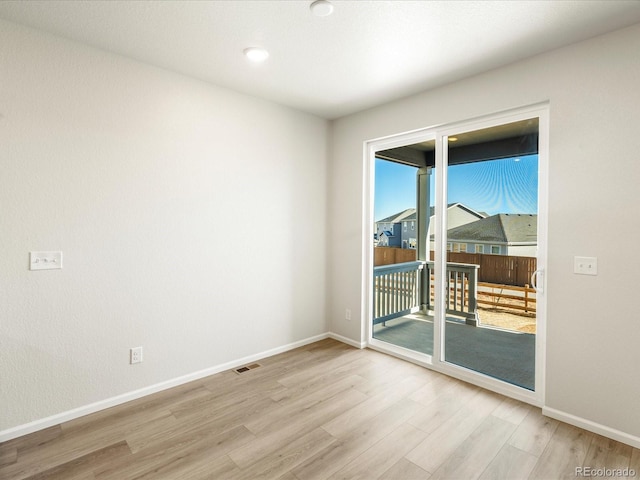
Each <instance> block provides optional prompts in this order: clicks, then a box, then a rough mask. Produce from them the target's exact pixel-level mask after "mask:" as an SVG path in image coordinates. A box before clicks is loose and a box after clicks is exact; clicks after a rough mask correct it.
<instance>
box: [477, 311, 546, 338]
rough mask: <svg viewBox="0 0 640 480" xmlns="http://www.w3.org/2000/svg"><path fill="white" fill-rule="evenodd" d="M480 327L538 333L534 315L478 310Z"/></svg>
mask: <svg viewBox="0 0 640 480" xmlns="http://www.w3.org/2000/svg"><path fill="white" fill-rule="evenodd" d="M478 316H479V317H480V325H491V326H493V327H498V328H504V329H505V330H514V331H517V332H523V333H536V318H535V316H532V315H524V314H523V315H517V314H513V313H506V312H504V311H501V310H495V309H484V308H478Z"/></svg>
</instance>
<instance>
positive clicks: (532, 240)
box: [447, 213, 538, 257]
mask: <svg viewBox="0 0 640 480" xmlns="http://www.w3.org/2000/svg"><path fill="white" fill-rule="evenodd" d="M537 248H538V216H537V215H534V214H520V213H499V214H496V215H492V216H490V217H487V218H483V219H481V220H477V221H475V222H471V223H467V224H465V225H461V226H458V227H455V228H450V229H449V230H448V231H447V250H450V251H453V252H468V253H488V254H494V255H516V256H522V257H535V256H536V253H537Z"/></svg>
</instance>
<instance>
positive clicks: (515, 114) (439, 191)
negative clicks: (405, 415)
mask: <svg viewBox="0 0 640 480" xmlns="http://www.w3.org/2000/svg"><path fill="white" fill-rule="evenodd" d="M532 117H537V118H538V119H539V127H538V254H537V261H538V269H539V270H541V272H542V274H541V275H539V276H538V285H539V286H541V287H542V288H541V290H542V292H539V293H538V294H537V295H536V323H537V327H536V349H535V391H533V392H532V391H530V390H527V389H525V388H521V387H517V386H515V385H511V384H509V383H506V382H503V381H500V380H497V379H495V378H493V377H490V376H488V375H483V374H481V373H478V372H474V371H472V370H469V369H467V368H464V367H460V366H457V365H454V364H451V363H447V362H445V361H443V359H442V351H443V342H444V335H442V332H443V329H444V318H445V316H444V312H445V308H446V307H445V305H444V302H443V299H444V298H445V297H444V295H443V294H444V288H445V285H444V281H443V279H444V275H443V273H444V272H445V271H446V232H447V228H446V227H447V225H446V221H447V217H446V206H447V195H446V194H447V192H446V185H447V183H446V180H447V179H446V174H447V171H446V168H444V166H445V165H446V161H447V148H445V147H446V146H447V144H448V136H449V135H453V134H461V133H464V132H465V131H473V130H479V129H482V128H489V127H492V126H496V125H500V124H505V123H512V122H516V121H519V120H525V119H527V118H532ZM434 139H435V141H436V168H435V175H436V178H435V179H436V182H435V183H436V188H435V199H436V200H435V207H436V208H435V228H436V232H437V235H438V238H437V239H436V253H435V278H436V288H437V289H438V291H439V292H440V294H439V295H436V297H435V302H436V304H435V310H436V321H434V352H433V355H432V356H428V355H423V354H420V353H417V352H413V351H411V350H408V349H404V348H401V347H396V346H394V345H390V344H388V343H386V342H381V341H379V340H376V339H375V338H373V328H372V315H373V237H372V235H369V233H370V232H371V226H372V225H373V223H374V216H373V209H374V193H375V192H374V178H375V153H376V152H378V151H380V150H386V149H389V148H394V147H400V146H406V145H412V144H415V143H419V142H423V141H427V140H434ZM438 143H439V144H440V146H441V148H439V147H438ZM548 171H549V105H548V104H547V103H544V104H537V105H532V106H528V107H523V108H518V109H514V110H509V111H505V112H500V113H496V114H492V115H487V116H484V117H480V118H475V119H472V120H465V121H460V122H456V123H450V124H446V125H439V126H434V127H428V128H424V129H419V130H414V131H411V132H405V133H400V134H397V135H391V136H388V137H383V138H378V139H374V140H370V141H367V142H365V144H364V204H363V206H364V210H363V232H364V238H363V252H364V255H363V272H362V281H363V285H362V289H363V292H364V295H363V305H362V311H363V312H364V315H363V322H364V325H363V326H362V327H363V331H364V333H365V338H366V345H367V346H368V347H371V348H374V349H377V350H382V351H385V352H388V353H391V354H393V355H396V356H398V357H401V358H404V359H406V360H409V361H412V362H414V363H418V364H420V365H424V366H426V367H428V368H431V369H433V370H436V371H439V372H441V373H445V374H447V375H450V376H452V377H455V378H458V379H461V380H464V381H467V382H469V383H472V384H474V385H478V386H480V387H483V388H486V389H488V390H492V391H495V392H497V393H500V394H503V395H506V396H508V397H512V398H515V399H518V400H521V401H524V402H527V403H530V404H532V405H535V406H543V405H544V387H545V358H546V311H547V300H546V299H547V291H546V288H544V287H545V285H546V275H545V273H546V270H545V267H546V265H547V232H548V228H547V222H548Z"/></svg>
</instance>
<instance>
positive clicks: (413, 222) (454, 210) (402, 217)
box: [376, 203, 487, 250]
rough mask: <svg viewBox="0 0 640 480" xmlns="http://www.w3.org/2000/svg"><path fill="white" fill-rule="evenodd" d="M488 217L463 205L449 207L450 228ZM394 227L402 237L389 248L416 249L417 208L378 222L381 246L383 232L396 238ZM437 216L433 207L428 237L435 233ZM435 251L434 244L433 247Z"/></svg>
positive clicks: (430, 212) (454, 204)
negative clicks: (395, 226)
mask: <svg viewBox="0 0 640 480" xmlns="http://www.w3.org/2000/svg"><path fill="white" fill-rule="evenodd" d="M486 216H487V215H486V214H484V213H482V212H477V211H475V210H473V209H472V208H469V207H467V206H466V205H464V204H462V203H450V204H449V205H448V206H447V225H449V227H458V226H460V225H464V224H466V223H470V222H475V221H476V220H479V219H481V218H485V217H486ZM393 225H398V226H399V228H400V230H399V233H400V237H399V239H398V240H397V241H395V239H394V243H393V244H392V243H389V245H388V246H398V247H402V248H416V244H417V239H418V216H417V213H416V209H415V208H408V209H406V210H403V211H402V212H400V213H397V214H395V215H391V216H390V217H387V218H384V219H382V220H379V221H378V222H376V232H377V237H376V238H377V239H378V245H379V246H385V245H383V243H381V242H382V241H381V235H382V232H384V231H385V230H386V231H390V232H392V234H393V235H394V236H395V235H396V234H397V233H396V230H394V229H393V228H392V226H393ZM434 226H435V215H434V208H433V207H431V209H430V211H429V232H428V233H427V235H428V236H431V233H432V232H433V231H434ZM431 250H433V244H432V245H431Z"/></svg>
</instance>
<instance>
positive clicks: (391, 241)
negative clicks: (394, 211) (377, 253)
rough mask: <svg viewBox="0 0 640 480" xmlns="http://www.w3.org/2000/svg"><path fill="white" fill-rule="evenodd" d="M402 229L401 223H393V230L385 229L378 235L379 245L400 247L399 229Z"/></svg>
mask: <svg viewBox="0 0 640 480" xmlns="http://www.w3.org/2000/svg"><path fill="white" fill-rule="evenodd" d="M399 230H400V224H399V223H396V224H395V225H393V229H392V230H383V231H382V232H380V234H379V235H378V246H379V247H399V246H400V235H399V233H398V231H399Z"/></svg>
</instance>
